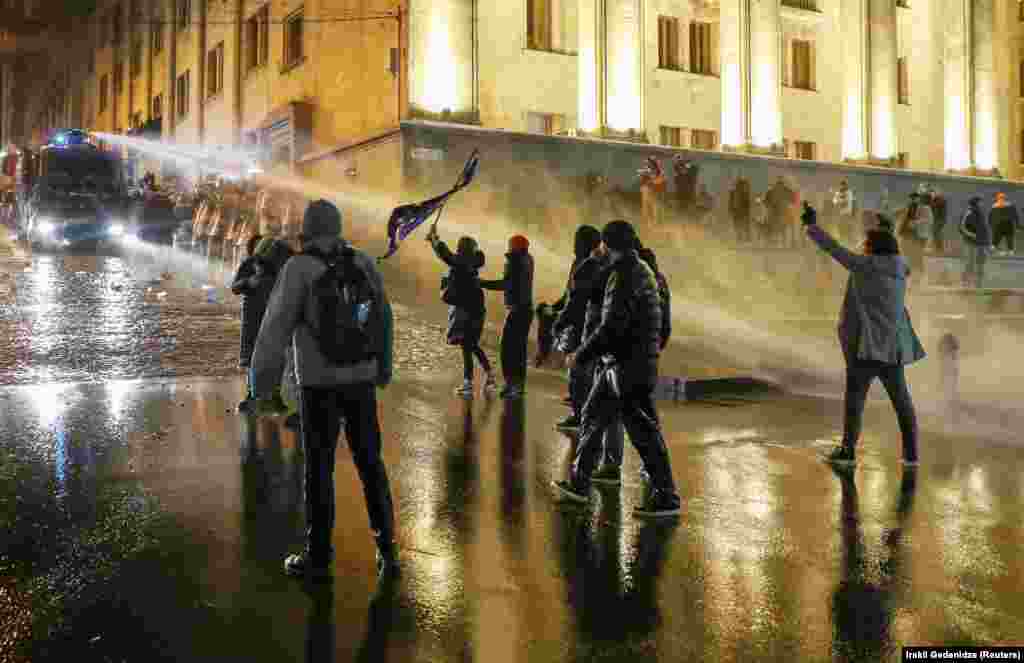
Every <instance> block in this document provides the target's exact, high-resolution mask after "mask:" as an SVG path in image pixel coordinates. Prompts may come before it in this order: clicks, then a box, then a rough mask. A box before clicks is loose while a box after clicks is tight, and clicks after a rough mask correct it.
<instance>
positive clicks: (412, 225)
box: [378, 150, 480, 260]
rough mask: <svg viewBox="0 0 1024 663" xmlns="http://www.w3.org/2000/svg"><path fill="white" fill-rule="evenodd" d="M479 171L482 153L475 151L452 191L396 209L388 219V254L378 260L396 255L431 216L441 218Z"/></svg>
mask: <svg viewBox="0 0 1024 663" xmlns="http://www.w3.org/2000/svg"><path fill="white" fill-rule="evenodd" d="M479 170H480V151H479V150H473V153H472V154H471V155H470V156H469V160H468V161H466V165H465V166H463V168H462V173H461V174H460V175H459V179H458V180H457V181H456V182H455V186H453V187H452V188H451V189H449V190H448V191H445V192H444V193H442V194H441V195H440V196H436V197H434V198H431V199H429V200H425V201H423V202H422V203H412V204H409V205H399V206H398V207H396V208H395V209H394V210H393V211H392V212H391V217H390V218H389V219H388V252H387V253H386V254H384V255H383V256H381V257H380V258H378V260H384V259H386V258H390V257H391V256H392V255H394V254H395V252H396V251H398V245H399V243H400V242H401V241H402V240H404V239H405V238H406V237H408V236H409V235H410V234H411V233H412V231H414V230H416V229H417V228H419V227H420V226H421V225H423V224H424V222H426V220H427V219H429V218H430V217H431V216H433V215H434V214H437V216H438V218H440V217H441V211H442V210H443V209H444V205H445V203H446V202H448V198H450V197H451V196H452V194H454V193H455V192H456V191H459V190H461V189H464V188H465V187H467V186H469V184H470V183H471V182H472V181H473V178H475V177H476V174H477V172H478V171H479Z"/></svg>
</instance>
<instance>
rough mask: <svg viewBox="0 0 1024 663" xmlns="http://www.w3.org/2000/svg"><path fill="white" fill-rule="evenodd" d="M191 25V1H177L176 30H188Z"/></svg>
mask: <svg viewBox="0 0 1024 663" xmlns="http://www.w3.org/2000/svg"><path fill="white" fill-rule="evenodd" d="M190 25H192V0H178V29H179V30H188V28H189V26H190Z"/></svg>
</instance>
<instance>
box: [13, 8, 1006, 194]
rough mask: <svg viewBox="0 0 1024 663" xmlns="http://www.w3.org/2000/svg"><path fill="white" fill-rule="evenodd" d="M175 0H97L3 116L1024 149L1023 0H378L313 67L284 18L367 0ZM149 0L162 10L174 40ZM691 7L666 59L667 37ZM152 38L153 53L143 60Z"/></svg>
mask: <svg viewBox="0 0 1024 663" xmlns="http://www.w3.org/2000/svg"><path fill="white" fill-rule="evenodd" d="M178 2H179V0H121V1H120V2H114V0H104V1H103V2H100V3H99V5H100V6H99V9H98V10H97V14H96V17H97V20H95V21H92V22H90V23H88V24H87V25H86V26H85V27H84V28H83V30H82V34H81V41H80V43H79V44H77V45H74V46H73V47H71V46H70V45H69V47H68V48H66V49H64V50H63V51H61V53H60V54H59V56H56V57H63V58H66V59H68V60H69V63H68V64H69V65H70V68H69V67H65V66H63V65H61V66H55V67H50V68H49V71H48V72H47V73H46V75H45V80H39V81H38V85H37V86H36V87H35V88H32V89H26V90H25V91H24V94H25V95H26V96H29V97H31V98H32V99H35V98H36V96H38V97H39V99H38V103H37V102H36V101H32V102H31V103H30V104H29V105H30V107H31V108H32V111H31V112H23V113H22V115H24V116H25V119H18V120H17V122H15V120H14V118H15V115H14V114H13V111H12V110H11V109H10V108H4V109H2V112H3V122H4V127H5V129H6V133H9V134H10V135H11V138H12V139H14V140H15V141H16V142H17V141H19V140H24V137H25V136H27V135H30V133H31V131H32V130H37V132H38V131H39V130H41V128H40V127H38V126H37V125H39V123H40V122H43V119H41V118H47V117H57V116H59V117H63V118H67V117H76V119H77V117H78V116H81V118H82V119H81V122H82V124H85V125H87V126H88V127H89V128H92V129H96V130H99V131H113V130H117V129H120V130H122V131H126V130H128V129H129V128H130V126H131V123H132V119H133V117H137V116H139V115H140V114H141V116H142V119H143V120H149V119H151V116H152V112H153V108H152V103H153V100H154V98H156V97H158V96H159V97H160V99H161V100H162V109H161V110H162V115H163V131H164V137H165V138H173V139H175V140H179V141H182V142H187V143H190V144H194V143H199V142H205V143H210V144H229V143H233V142H235V141H237V140H238V135H239V133H242V132H254V131H255V130H259V129H260V128H261V127H262V126H263V125H264V124H265V123H266V122H267V121H268V118H269V117H272V116H273V114H274V113H275V112H278V111H280V109H281V108H282V107H284V106H286V105H287V104H289V103H290V102H297V101H301V102H305V103H307V104H309V105H311V106H312V108H313V111H312V113H313V115H312V128H311V132H312V136H313V141H312V142H313V144H314V147H315V148H316V149H318V150H320V149H324V148H332V146H340V145H346V144H352V143H354V142H358V141H360V140H364V139H368V138H372V137H374V136H379V135H380V134H381V133H384V132H387V131H388V130H390V129H394V128H396V127H397V125H398V122H399V119H400V117H402V116H403V113H404V112H405V110H406V108H405V107H404V105H405V102H406V101H407V102H408V104H407V108H408V110H409V111H410V112H411V114H412V115H416V114H417V113H419V114H426V115H433V116H434V117H435V119H444V117H442V116H443V114H444V112H445V111H446V110H447V111H449V114H448V116H447V119H449V120H452V121H473V122H479V123H480V124H482V125H483V126H485V127H493V128H501V129H508V130H518V131H541V132H546V133H562V134H570V133H572V132H573V131H574V130H575V129H581V130H583V131H586V132H607V131H608V130H611V131H612V132H613V133H612V135H613V136H614V135H617V132H616V130H618V131H622V130H633V131H638V132H642V134H643V135H644V137H645V138H646V140H647V141H649V142H652V143H657V142H659V141H661V140H663V139H664V140H666V141H669V140H671V141H672V142H675V141H676V140H678V141H679V145H680V146H682V147H686V146H689V145H690V142H689V141H691V140H692V136H694V135H697V132H698V131H700V132H704V133H703V135H704V136H705V137H706V136H707V135H711V134H713V135H714V137H715V139H716V141H717V143H718V145H719V146H720V145H722V144H726V145H737V146H740V148H741V149H745V148H746V147H747V146H753V147H760V148H765V147H767V146H769V145H771V144H772V143H776V142H779V141H782V140H785V141H787V142H788V144H790V145H792V144H793V143H794V142H795V141H801V142H805V143H812V144H813V145H814V146H815V150H814V153H815V157H816V158H817V159H819V160H825V161H841V160H844V159H850V160H855V161H860V160H865V159H868V160H875V161H877V160H884V159H887V158H890V157H896V156H898V155H905V165H906V166H908V167H910V168H912V169H915V170H935V171H942V170H945V169H956V170H966V171H968V172H970V171H971V170H972V169H981V170H986V169H991V168H998V169H999V170H1000V172H1001V173H1002V174H1004V175H1009V176H1012V177H1017V176H1019V175H1020V174H1021V170H1022V168H1021V166H1020V165H1019V163H1020V162H1021V161H1022V160H1024V154H1022V147H1021V143H1022V139H1021V134H1022V132H1024V106H1022V103H1021V102H1020V101H1019V99H1020V98H1021V95H1020V84H1021V81H1020V71H1019V70H1020V61H1021V59H1022V57H1024V53H1022V50H1024V34H1022V28H1021V26H1022V25H1024V24H1022V22H1021V21H1020V20H1019V14H1018V4H1017V2H1016V1H1015V0H909V1H908V2H906V3H900V4H897V3H895V2H891V1H890V0H536V1H532V0H503V1H502V2H493V1H489V0H488V1H483V0H374V1H372V2H371V1H369V0H368V1H367V2H365V3H361V4H360V5H359V6H360V9H359V11H358V12H356V13H358V14H360V15H361V16H362V19H365V20H362V19H361V20H358V21H350V22H345V23H322V22H319V21H314V20H311V21H309V22H307V23H306V24H305V26H304V30H303V51H304V54H305V57H304V58H303V59H302V60H301V61H300V62H298V63H294V64H289V63H286V62H284V57H285V48H286V36H285V32H286V30H285V25H284V24H285V21H286V20H287V18H288V17H289V16H291V15H292V14H293V12H296V11H298V10H300V9H301V10H302V11H303V12H304V14H305V15H306V16H308V17H310V18H311V19H317V18H323V17H327V16H339V15H342V14H345V15H347V14H352V13H353V12H354V11H355V10H353V9H352V5H351V3H346V2H344V1H343V0H273V1H272V2H269V3H267V2H264V1H263V0H222V1H218V2H200V1H199V0H193V1H192V2H191V7H192V15H191V17H190V18H189V20H188V21H187V23H188V26H187V27H183V26H180V25H178V24H177V23H176V21H175V20H174V18H175V8H176V7H177V5H178ZM115 6H117V7H119V8H120V9H121V12H122V19H121V23H122V37H121V40H120V42H119V43H116V44H115V43H114V40H113V39H112V37H111V34H110V26H109V25H105V24H104V21H105V20H106V19H107V18H109V16H110V12H111V11H112V9H113V8H114V7H115ZM204 7H209V8H210V9H209V11H210V12H211V15H210V16H209V17H206V18H205V20H204V17H205V13H204V12H205V11H206V10H204V9H203V8H204ZM262 7H267V8H269V12H270V18H271V24H270V26H269V29H268V37H267V44H266V55H265V58H264V61H262V62H261V63H260V64H259V65H258V66H255V67H251V68H250V67H249V66H248V65H244V64H240V62H241V61H242V60H244V59H245V58H246V57H247V55H246V53H247V52H248V49H250V48H251V45H250V44H248V42H247V41H246V40H247V37H246V36H245V31H244V29H243V24H242V22H241V21H238V22H237V23H234V24H232V23H231V21H232V20H234V19H235V18H239V17H240V18H241V19H246V20H247V19H249V18H251V17H252V16H253V15H254V14H255V13H256V12H258V11H259V10H260V9H261V8H262ZM538 8H540V9H538ZM132 12H135V13H136V14H141V16H142V17H144V18H146V17H152V18H154V19H155V20H157V21H164V23H162V25H163V26H164V28H163V49H162V50H161V51H160V52H154V51H153V50H152V49H151V48H150V47H151V43H152V42H151V40H152V36H151V34H150V30H149V28H148V26H147V25H142V26H140V25H139V24H137V21H136V19H135V18H133V16H134V15H135V14H133V13H132ZM531 12H533V14H531ZM399 14H401V18H402V20H401V21H399V20H398V15H399ZM99 19H103V20H99ZM672 22H674V28H672V29H673V30H675V33H674V34H675V36H674V37H673V39H674V41H673V43H672V44H671V48H670V49H668V50H672V51H673V52H672V53H671V54H670V57H668V56H666V55H665V51H666V48H667V47H666V45H665V44H661V43H659V40H663V39H664V38H665V37H664V34H665V33H664V30H665V29H666V28H665V26H666V25H668V24H669V23H672ZM701 30H706V31H707V32H706V36H705V37H702V38H704V39H706V40H707V41H706V43H705V46H704V47H701V48H708V49H710V53H709V54H708V56H707V61H706V62H703V63H698V62H695V61H694V59H695V58H699V57H701V56H700V51H701V48H698V47H697V46H695V45H694V43H691V42H692V41H693V40H694V39H696V37H695V35H701V34H705V33H702V32H701ZM139 39H141V41H142V42H143V57H142V60H143V62H142V71H141V72H138V73H137V74H136V75H135V76H132V74H131V64H130V60H131V51H132V48H133V46H134V43H135V41H136V40H139ZM221 42H223V43H224V57H225V61H224V65H223V75H224V85H223V90H222V91H221V92H219V93H213V94H210V93H209V90H208V89H207V88H206V87H205V86H204V83H205V82H206V81H205V80H204V78H205V76H206V74H207V72H206V65H207V62H206V57H207V55H208V53H209V51H210V50H211V49H212V48H213V47H215V46H216V45H217V44H218V43H221ZM808 45H810V53H811V55H810V62H809V63H808V64H807V66H809V68H810V70H811V80H810V81H801V80H797V74H798V72H797V69H799V66H798V65H799V63H798V62H797V61H796V60H795V59H794V58H795V57H796V56H795V55H794V54H795V53H796V52H797V50H798V47H799V48H800V49H806V48H807V47H808ZM392 49H395V50H394V53H395V57H396V61H395V64H397V70H395V71H392V64H393V63H392ZM90 59H91V60H93V61H94V66H93V67H92V68H91V70H87V66H86V63H87V62H88V60H90ZM902 62H905V63H906V66H905V69H901V63H902ZM117 65H120V66H121V69H122V71H123V74H122V75H123V81H122V86H121V91H120V93H116V92H115V90H114V85H113V84H114V72H115V69H116V67H117ZM698 65H699V66H698ZM61 70H67V71H72V72H73V73H72V74H71V78H72V79H73V80H75V81H76V82H75V85H76V86H77V89H76V90H75V94H74V95H73V96H74V98H73V100H72V101H71V102H68V100H67V99H65V100H64V104H65V107H66V108H67V107H70V108H72V109H73V110H72V111H71V112H70V113H68V112H65V113H64V114H63V115H57V116H54V115H53V114H52V110H53V109H49V110H50V111H51V112H50V114H49V115H47V110H48V109H47V105H48V104H50V105H52V104H53V103H56V102H51V101H49V98H48V97H47V95H49V94H50V93H51V92H52V88H53V84H54V78H53V76H55V75H56V72H59V71H61ZM186 70H187V71H189V73H190V93H189V97H190V98H189V109H188V112H187V113H185V114H184V115H183V116H181V117H179V116H178V114H177V113H176V112H175V110H176V109H175V105H176V104H175V94H174V92H175V90H174V87H175V85H174V83H175V80H176V79H177V77H178V76H179V75H180V74H181V73H183V72H184V71H186ZM901 71H902V72H905V74H906V77H907V85H905V86H904V88H905V90H904V91H906V92H907V95H905V97H906V98H904V96H901V95H900V89H899V82H900V80H901V74H900V72H901ZM65 75H67V74H65ZM801 75H802V74H801ZM103 77H106V80H107V86H108V89H107V95H106V97H107V98H106V100H105V105H104V107H103V108H102V109H101V108H100V103H99V101H100V99H99V97H100V95H99V88H100V81H101V80H102V79H103ZM19 89H20V88H19ZM32 104H35V105H32ZM22 115H19V116H17V117H18V118H21V117H22ZM15 125H26V126H15ZM246 135H248V133H247V134H246ZM328 151H329V150H328Z"/></svg>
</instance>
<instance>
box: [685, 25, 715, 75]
mask: <svg viewBox="0 0 1024 663" xmlns="http://www.w3.org/2000/svg"><path fill="white" fill-rule="evenodd" d="M717 42H718V24H717V23H714V24H713V23H703V22H700V21H694V22H693V23H690V71H691V72H692V73H694V74H704V75H706V76H714V75H715V74H716V70H717V68H716V64H717V63H716V62H715V56H716V55H717V53H718V44H717Z"/></svg>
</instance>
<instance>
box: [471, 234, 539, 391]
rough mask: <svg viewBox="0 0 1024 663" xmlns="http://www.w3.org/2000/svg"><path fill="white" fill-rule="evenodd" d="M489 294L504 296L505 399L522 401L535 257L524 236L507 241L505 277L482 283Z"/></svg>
mask: <svg viewBox="0 0 1024 663" xmlns="http://www.w3.org/2000/svg"><path fill="white" fill-rule="evenodd" d="M480 285H481V286H482V287H483V288H485V289H487V290H500V291H502V292H504V293H505V308H507V309H508V315H506V316H505V327H504V329H503V330H502V332H501V372H502V373H503V374H504V377H505V386H504V387H502V389H501V396H502V398H522V396H523V394H524V393H526V352H527V347H528V341H529V339H530V326H531V325H532V324H533V256H531V255H530V242H529V240H528V239H526V238H525V237H523V236H522V235H513V236H512V237H510V238H509V240H508V253H506V254H505V274H504V276H502V278H500V279H492V280H487V279H481V281H480Z"/></svg>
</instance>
